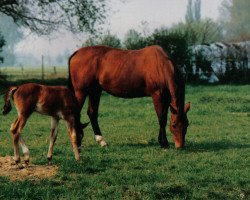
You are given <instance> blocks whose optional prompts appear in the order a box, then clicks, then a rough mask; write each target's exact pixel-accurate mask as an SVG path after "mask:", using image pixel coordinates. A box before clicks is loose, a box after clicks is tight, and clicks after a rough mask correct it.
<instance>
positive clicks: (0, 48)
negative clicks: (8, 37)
mask: <svg viewBox="0 0 250 200" xmlns="http://www.w3.org/2000/svg"><path fill="white" fill-rule="evenodd" d="M4 45H5V40H4V37H3V35H2V33H1V32H0V64H1V63H2V62H3V57H2V51H3V46H4Z"/></svg>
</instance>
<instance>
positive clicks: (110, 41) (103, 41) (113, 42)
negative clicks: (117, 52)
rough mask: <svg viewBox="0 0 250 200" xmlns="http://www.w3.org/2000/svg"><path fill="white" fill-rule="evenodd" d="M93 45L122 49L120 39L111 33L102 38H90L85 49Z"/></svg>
mask: <svg viewBox="0 0 250 200" xmlns="http://www.w3.org/2000/svg"><path fill="white" fill-rule="evenodd" d="M93 45H106V46H110V47H114V48H121V47H122V45H121V41H120V39H119V38H118V37H117V36H116V35H112V34H111V33H110V32H108V33H107V34H105V35H103V36H102V37H100V38H93V37H90V38H88V39H87V40H86V41H85V42H84V43H83V46H84V47H87V46H93Z"/></svg>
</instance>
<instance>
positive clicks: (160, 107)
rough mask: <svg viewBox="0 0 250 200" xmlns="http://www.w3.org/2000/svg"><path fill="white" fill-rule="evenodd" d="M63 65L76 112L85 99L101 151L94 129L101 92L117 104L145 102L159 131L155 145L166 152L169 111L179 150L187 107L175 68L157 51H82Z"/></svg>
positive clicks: (153, 48) (97, 130)
mask: <svg viewBox="0 0 250 200" xmlns="http://www.w3.org/2000/svg"><path fill="white" fill-rule="evenodd" d="M68 65H69V78H68V88H69V89H70V90H71V91H72V92H74V93H75V96H76V99H77V101H78V104H79V108H80V109H82V107H83V105H84V102H85V99H86V97H87V96H89V105H88V109H87V114H88V116H89V119H90V122H91V125H92V128H93V131H94V134H95V139H96V141H97V142H98V143H99V144H100V145H101V146H106V142H105V140H104V138H103V137H102V133H101V130H100V127H99V124H98V107H99V102H100V97H101V93H102V91H103V90H104V91H106V92H107V93H109V94H111V95H113V96H116V97H121V98H139V97H145V96H151V97H152V100H153V104H154V108H155V111H156V114H157V117H158V122H159V126H160V128H159V135H158V141H159V143H160V145H161V147H163V148H167V147H169V142H168V140H167V137H166V130H165V128H166V125H167V114H168V109H169V107H170V111H171V123H170V131H171V133H172V135H173V140H174V142H175V146H176V148H183V147H184V146H185V135H186V132H187V127H188V119H187V112H188V110H189V109H190V102H188V103H187V104H186V105H184V102H185V82H184V79H183V77H182V74H181V72H180V70H179V68H178V66H177V65H175V64H174V62H173V61H172V59H170V57H169V56H168V55H167V53H165V52H164V50H163V49H162V48H161V47H160V46H157V45H153V46H148V47H145V48H143V49H140V50H121V49H115V48H112V47H107V46H92V47H83V48H80V49H78V50H77V51H76V52H75V53H73V54H72V55H71V56H70V58H69V63H68Z"/></svg>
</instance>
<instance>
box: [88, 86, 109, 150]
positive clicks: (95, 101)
mask: <svg viewBox="0 0 250 200" xmlns="http://www.w3.org/2000/svg"><path fill="white" fill-rule="evenodd" d="M93 91H95V92H94V93H90V94H89V107H88V111H87V114H88V116H89V119H90V122H91V125H92V128H93V131H94V134H95V140H96V141H97V142H98V143H99V144H100V145H101V147H105V146H107V143H106V142H105V140H104V138H103V136H102V133H101V130H100V127H99V124H98V108H99V103H100V97H101V90H98V89H96V90H93Z"/></svg>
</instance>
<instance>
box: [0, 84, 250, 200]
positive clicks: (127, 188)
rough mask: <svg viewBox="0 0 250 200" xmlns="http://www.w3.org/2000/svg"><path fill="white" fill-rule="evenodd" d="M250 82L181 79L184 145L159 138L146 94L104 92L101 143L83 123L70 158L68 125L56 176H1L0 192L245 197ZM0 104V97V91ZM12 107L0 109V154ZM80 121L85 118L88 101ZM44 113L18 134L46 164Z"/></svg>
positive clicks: (5, 195)
mask: <svg viewBox="0 0 250 200" xmlns="http://www.w3.org/2000/svg"><path fill="white" fill-rule="evenodd" d="M249 91H250V85H245V86H232V85H228V86H224V85H219V86H218V85H217V86H191V85H188V86H187V92H186V100H187V101H191V110H190V111H189V113H188V117H189V121H190V127H189V129H188V133H187V136H186V139H187V142H186V148H185V149H184V150H176V149H175V148H174V143H173V140H172V137H171V134H170V133H169V131H168V139H169V141H170V142H171V147H170V149H167V150H164V149H161V148H160V146H159V144H158V142H157V135H158V124H157V120H156V114H155V112H154V109H153V105H152V102H151V99H150V98H141V99H132V100H125V99H119V98H115V97H111V96H109V95H107V94H105V93H104V94H103V96H102V99H101V105H100V113H99V121H100V126H101V128H102V131H103V136H104V138H105V139H106V141H107V143H108V145H109V146H108V147H107V148H101V147H100V146H98V145H97V144H96V142H95V141H94V137H93V131H92V129H91V127H90V126H89V127H87V128H86V129H85V137H84V142H83V143H84V148H83V150H82V152H81V161H80V162H76V161H75V160H74V156H73V152H72V148H71V146H70V142H69V137H68V135H67V131H66V125H65V123H64V122H63V121H61V123H60V129H59V135H58V139H57V141H56V145H55V149H54V157H53V164H54V165H56V166H57V167H58V172H57V174H56V175H55V176H54V177H50V178H46V179H32V177H31V178H24V179H22V180H16V181H12V180H10V179H9V178H7V177H3V176H2V177H0V198H1V199H233V200H235V199H249V198H250V131H249V130H250V92H249ZM0 98H1V100H0V107H2V105H3V98H2V96H0ZM15 116H16V111H15V109H13V110H12V111H11V113H10V114H9V115H7V116H6V117H3V116H2V115H1V116H0V121H1V126H0V156H1V157H3V156H7V155H13V147H12V139H11V136H10V134H9V128H10V124H11V123H12V121H13V120H14V118H15ZM82 121H84V122H86V121H88V118H87V115H86V106H85V107H84V109H83V112H82ZM49 134H50V118H49V117H45V116H41V115H38V114H33V115H32V117H31V118H30V119H29V121H28V123H27V125H26V127H25V129H24V130H23V137H24V139H25V140H26V142H27V144H28V147H29V148H30V152H31V159H32V160H31V162H32V163H34V164H37V165H44V166H46V164H47V160H46V155H47V150H48V145H49Z"/></svg>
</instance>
